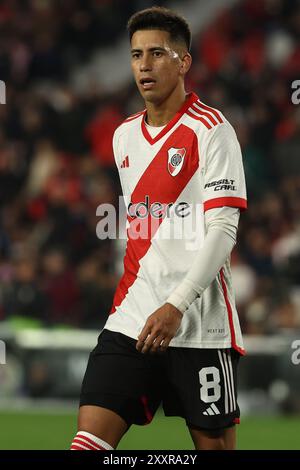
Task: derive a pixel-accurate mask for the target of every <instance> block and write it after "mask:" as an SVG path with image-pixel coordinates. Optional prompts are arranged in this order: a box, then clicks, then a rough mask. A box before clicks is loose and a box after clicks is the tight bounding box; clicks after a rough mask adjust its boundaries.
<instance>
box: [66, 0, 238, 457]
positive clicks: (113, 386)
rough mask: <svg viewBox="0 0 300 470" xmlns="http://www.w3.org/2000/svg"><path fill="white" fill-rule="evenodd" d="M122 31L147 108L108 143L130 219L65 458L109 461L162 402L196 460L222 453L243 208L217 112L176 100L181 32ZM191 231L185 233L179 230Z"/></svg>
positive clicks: (146, 24)
mask: <svg viewBox="0 0 300 470" xmlns="http://www.w3.org/2000/svg"><path fill="white" fill-rule="evenodd" d="M128 31H129V37H130V43H131V66H132V71H133V75H134V79H135V81H136V84H137V87H138V90H139V92H140V93H141V95H142V97H143V99H144V101H145V105H146V109H145V110H144V111H141V112H139V113H137V114H135V115H133V116H130V117H129V118H127V119H126V120H125V121H124V122H123V123H122V124H121V126H119V127H118V128H117V130H116V131H115V134H114V138H113V149H114V155H115V160H116V165H117V167H118V169H119V174H120V180H121V183H122V189H123V194H124V197H125V201H126V203H127V209H128V215H127V247H126V254H125V258H124V275H123V277H122V278H121V280H120V282H119V285H118V287H117V290H116V293H115V296H114V301H113V307H112V309H111V312H110V315H109V317H108V320H107V322H106V325H105V327H104V330H103V331H102V332H101V334H100V336H99V339H98V345H97V346H96V348H95V349H94V350H93V351H92V352H91V354H90V357H89V362H88V366H87V370H86V373H85V377H84V380H83V385H82V391H81V398H80V410H79V419H78V433H77V435H76V436H75V438H74V441H73V443H72V447H71V449H74V450H75V449H79V450H85V449H93V450H101V449H102V450H103V449H115V448H116V447H117V445H118V443H119V441H120V440H121V438H122V436H123V435H124V434H125V433H126V431H127V430H128V429H129V427H130V426H131V425H132V424H138V425H143V424H147V423H149V422H151V420H152V418H153V416H154V414H155V412H156V410H157V408H158V407H159V405H160V404H162V406H163V409H164V412H165V415H166V416H181V417H183V418H184V419H185V421H186V424H187V427H188V429H189V432H190V434H191V437H192V439H193V442H194V445H195V448H196V449H234V448H235V424H236V423H237V422H238V420H239V407H238V404H237V365H238V360H239V357H240V355H241V354H244V349H243V342H242V336H241V331H240V326H239V320H238V314H237V311H236V307H235V300H234V293H233V288H232V281H231V272H230V253H231V251H232V248H233V247H234V245H235V243H236V234H237V227H238V222H239V215H240V211H241V210H244V209H246V207H247V201H246V188H245V178H244V171H243V164H242V157H241V151H240V146H239V144H238V141H237V138H236V135H235V132H234V130H233V128H232V127H231V125H230V124H229V122H228V121H227V120H226V118H225V117H224V116H223V114H222V113H221V112H220V111H218V110H217V109H214V108H212V107H210V106H209V105H207V104H204V103H203V102H202V101H201V99H200V98H198V96H197V95H196V94H195V93H193V92H191V93H186V91H185V84H184V79H185V75H186V73H187V72H188V70H189V68H190V66H191V62H192V58H191V55H190V52H189V51H190V45H191V33H190V28H189V26H188V24H187V22H186V20H185V19H184V18H182V17H181V16H179V15H177V14H175V13H174V12H172V11H170V10H167V9H165V8H161V7H152V8H149V9H146V10H143V11H140V12H137V13H136V14H134V15H133V16H132V17H131V19H130V20H129V23H128ZM192 219H193V221H194V223H195V224H196V227H197V229H196V230H193V229H192V227H191V226H190V225H188V224H187V225H186V228H185V229H184V230H182V231H181V232H180V230H181V228H182V223H183V222H185V221H187V220H192ZM150 222H151V223H150ZM147 224H148V225H147ZM145 227H146V229H145ZM149 227H150V228H149ZM141 232H143V233H141ZM172 233H175V234H176V236H171V235H172ZM166 234H171V235H170V236H166ZM178 234H179V236H178ZM145 445H146V443H145ZM148 445H149V444H148Z"/></svg>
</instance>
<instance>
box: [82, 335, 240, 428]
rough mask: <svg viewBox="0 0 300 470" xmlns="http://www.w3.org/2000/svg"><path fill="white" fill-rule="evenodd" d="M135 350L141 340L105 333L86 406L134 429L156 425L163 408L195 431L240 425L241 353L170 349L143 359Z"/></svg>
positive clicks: (86, 387) (86, 386)
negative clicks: (112, 415) (116, 417)
mask: <svg viewBox="0 0 300 470" xmlns="http://www.w3.org/2000/svg"><path fill="white" fill-rule="evenodd" d="M135 346H136V340H135V339H132V338H129V337H128V336H125V335H123V334H121V333H115V332H112V331H109V330H103V331H102V333H101V334H100V335H99V338H98V344H97V346H96V347H95V349H94V350H93V351H92V352H91V354H90V357H89V361H88V366H87V370H86V373H85V376H84V379H83V384H82V390H81V396H80V406H82V405H97V406H101V407H104V408H108V409H110V410H112V411H114V412H115V413H117V414H118V415H119V416H121V417H122V418H123V419H124V420H125V421H126V423H127V424H128V427H129V426H130V425H131V424H141V425H143V424H148V423H150V422H151V420H152V418H153V416H154V414H155V412H156V410H157V408H158V407H159V405H160V404H162V406H163V409H164V412H165V415H166V416H181V417H182V418H184V419H185V420H186V423H187V425H188V426H189V427H196V428H201V429H220V428H225V427H229V426H232V425H233V424H235V423H236V422H238V418H239V415H240V412H239V407H238V404H237V391H236V390H237V384H236V376H237V365H238V360H239V354H238V353H237V352H236V351H235V350H233V349H198V348H177V347H176V348H175V347H169V348H168V349H167V351H166V352H164V353H156V354H153V353H146V354H142V353H140V352H139V351H137V350H136V348H135Z"/></svg>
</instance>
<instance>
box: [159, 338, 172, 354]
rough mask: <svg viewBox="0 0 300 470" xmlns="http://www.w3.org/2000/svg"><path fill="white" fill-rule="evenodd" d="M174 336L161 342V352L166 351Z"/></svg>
mask: <svg viewBox="0 0 300 470" xmlns="http://www.w3.org/2000/svg"><path fill="white" fill-rule="evenodd" d="M171 339H172V338H169V339H168V338H164V340H163V341H162V342H161V343H160V346H159V351H160V352H166V350H167V349H168V346H169V344H170V341H171Z"/></svg>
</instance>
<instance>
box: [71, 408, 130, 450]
mask: <svg viewBox="0 0 300 470" xmlns="http://www.w3.org/2000/svg"><path fill="white" fill-rule="evenodd" d="M127 429H128V425H127V423H126V421H125V420H124V419H123V418H121V416H119V415H118V414H117V413H115V412H114V411H112V410H109V409H107V408H102V407H100V406H91V405H83V406H81V407H80V409H79V414H78V431H86V432H89V433H91V434H93V435H94V436H97V437H99V438H100V439H102V440H103V441H105V442H107V443H108V444H109V445H110V446H112V447H113V448H116V447H117V445H118V444H119V442H120V440H121V438H122V437H123V435H124V434H125V433H126V431H127Z"/></svg>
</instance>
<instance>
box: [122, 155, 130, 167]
mask: <svg viewBox="0 0 300 470" xmlns="http://www.w3.org/2000/svg"><path fill="white" fill-rule="evenodd" d="M121 168H129V158H128V155H126V157H125V158H124V160H123V161H122V164H121Z"/></svg>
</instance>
